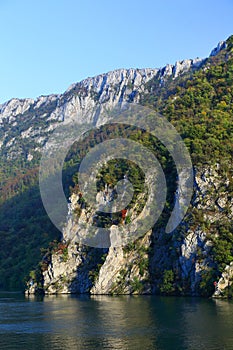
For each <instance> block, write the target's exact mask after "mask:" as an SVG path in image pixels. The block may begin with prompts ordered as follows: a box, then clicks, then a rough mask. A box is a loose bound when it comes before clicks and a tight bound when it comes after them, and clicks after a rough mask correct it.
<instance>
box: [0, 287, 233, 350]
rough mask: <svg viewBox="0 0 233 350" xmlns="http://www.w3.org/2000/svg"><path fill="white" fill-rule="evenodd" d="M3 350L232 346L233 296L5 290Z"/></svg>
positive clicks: (1, 296)
mask: <svg viewBox="0 0 233 350" xmlns="http://www.w3.org/2000/svg"><path fill="white" fill-rule="evenodd" d="M0 349H1V350H6V349H10V350H15V349H16V350H18V349H20V350H29V349H30V350H32V349H33V350H34V349H35V350H44V349H45V350H47V349H48V350H57V349H59V350H61V349H62V350H73V349H81V350H82V349H87V350H92V349H101V350H102V349H111V350H115V349H119V350H137V349H139V350H147V349H148V350H149V349H154V350H170V349H171V350H183V349H187V350H201V349H203V350H204V349H205V350H209V349H210V350H220V349H221V350H225V349H226V350H228V349H229V350H232V349H233V302H232V301H227V300H211V299H201V298H181V297H158V296H116V297H115V296H67V295H63V296H62V295H61V296H48V297H44V298H36V297H29V298H28V297H24V296H23V295H21V294H17V293H0Z"/></svg>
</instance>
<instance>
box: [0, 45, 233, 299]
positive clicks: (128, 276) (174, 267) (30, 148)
mask: <svg viewBox="0 0 233 350" xmlns="http://www.w3.org/2000/svg"><path fill="white" fill-rule="evenodd" d="M226 47H227V44H226V43H225V42H223V43H220V44H219V45H218V47H217V48H216V49H214V50H213V51H212V52H211V57H212V58H213V57H215V56H216V57H217V58H218V55H219V53H221V52H223V53H224V55H225V56H224V57H227V55H229V53H226V54H225V51H224V50H225V49H226ZM224 59H225V58H224ZM206 62H207V60H206V59H195V60H184V61H181V62H177V63H176V64H175V65H167V66H165V67H163V68H161V69H149V68H148V69H119V70H116V71H113V72H109V73H106V74H101V75H99V76H97V77H94V78H87V79H85V80H83V81H82V82H80V83H77V84H73V85H72V86H70V88H69V89H68V90H67V91H66V92H65V93H64V94H62V95H50V96H41V97H39V98H38V99H36V100H33V99H24V100H23V99H21V100H19V99H12V100H11V101H8V102H6V103H4V104H3V105H0V126H1V133H0V152H1V157H2V159H3V162H2V163H4V162H5V161H6V162H9V164H10V165H9V167H11V164H16V166H19V168H20V166H21V165H22V164H23V167H22V169H21V168H20V169H21V170H22V173H23V174H24V172H25V169H28V168H30V167H32V166H34V167H36V166H38V162H39V158H40V152H41V149H42V147H43V146H44V144H45V142H46V141H47V139H48V137H49V135H50V133H51V131H53V130H54V129H55V128H56V127H57V125H58V124H59V123H64V124H71V125H72V122H73V120H76V121H78V123H80V124H82V123H84V122H86V121H87V120H88V118H89V119H91V120H92V121H94V124H96V125H98V121H99V115H100V114H101V108H102V106H103V105H105V107H106V106H107V107H109V108H111V107H114V106H115V105H116V104H118V103H119V102H123V101H125V102H135V103H138V102H141V99H142V96H145V95H148V96H150V97H151V96H152V98H154V96H153V95H151V85H150V82H151V81H153V83H154V84H155V85H156V87H158V89H161V90H162V89H167V86H168V85H166V84H168V83H170V86H171V91H173V90H175V88H174V87H176V85H175V84H176V81H179V79H180V78H181V77H182V76H184V77H185V74H186V73H188V75H187V76H188V77H190V76H191V75H192V73H193V72H194V71H198V70H199V69H201V68H202V67H203V66H204V69H203V71H208V69H209V66H208V65H206V66H205V64H206ZM148 83H149V84H148ZM179 88H180V87H179ZM208 88H209V87H208ZM168 91H170V90H169V89H168ZM169 93H170V92H169ZM168 97H170V96H168ZM179 99H180V100H182V96H181V97H179V98H178V97H177V96H175V97H174V98H173V100H174V101H176V100H178V102H179ZM196 100H199V96H196V95H195V93H194V94H193V96H192V101H191V103H193V104H194V102H195V101H196ZM216 100H217V98H216ZM188 102H189V101H185V103H186V104H187V105H188ZM224 102H225V104H224ZM219 103H220V104H221V106H220V108H222V112H223V113H222V114H221V115H222V116H223V117H224V116H225V115H224V112H225V111H226V101H225V100H224V101H218V100H217V102H216V104H219ZM152 105H153V103H152ZM94 107H95V112H94V114H91V113H90V111H91V110H92V109H93V108H94ZM96 107H98V108H96ZM156 107H157V106H156ZM173 107H174V106H173ZM201 113H203V114H201V117H203V116H204V115H205V113H206V111H202V112H201ZM190 115H191V112H190ZM202 121H203V119H202ZM32 164H33V165H32ZM194 173H195V181H194V196H193V199H192V203H191V207H190V210H189V212H188V214H187V216H186V218H185V220H184V221H183V223H182V225H181V226H180V227H179V228H178V229H177V230H176V231H174V232H172V233H171V234H166V233H165V231H164V227H162V226H160V227H155V228H153V229H152V230H150V231H149V232H147V233H146V234H145V235H144V236H143V237H141V238H139V239H137V240H136V241H134V242H132V243H131V244H127V245H126V246H123V247H113V246H111V245H110V247H109V248H108V249H106V248H105V249H104V248H90V247H86V246H85V245H82V244H80V242H79V240H77V239H76V232H77V229H78V227H79V226H78V222H84V223H93V222H94V221H95V220H96V217H95V213H94V211H92V209H90V208H86V207H85V206H84V205H83V204H82V201H81V200H80V199H81V198H80V196H79V195H78V194H77V193H74V194H73V195H71V197H70V204H69V213H68V217H67V222H66V224H65V225H64V229H63V237H62V240H61V242H60V243H56V244H54V246H52V247H50V248H49V249H48V251H47V252H46V254H45V255H44V257H43V260H42V262H41V264H40V268H39V276H38V271H37V272H36V273H37V276H35V273H32V274H31V278H30V280H29V282H28V289H27V293H35V292H37V291H38V290H40V291H41V290H43V292H45V293H47V294H53V293H87V292H88V293H92V294H109V293H118V294H119V293H124V294H131V293H157V292H159V293H165V294H172V293H180V294H192V295H200V294H208V293H210V292H211V290H212V288H213V283H212V278H213V276H214V277H215V275H214V273H213V271H215V270H216V271H217V268H216V266H217V261H216V259H215V255H216V254H218V255H220V253H219V252H218V251H217V253H216V246H217V244H218V239H219V236H220V233H219V227H220V226H221V225H222V223H224V224H225V222H228V223H229V222H231V220H232V215H233V203H232V198H230V196H229V193H231V187H232V177H231V175H230V174H229V172H226V171H225V169H223V168H222V166H220V165H219V164H211V166H210V165H206V166H205V165H200V164H199V165H195V167H194ZM3 176H4V171H3ZM7 181H8V179H7V177H5V178H4V177H3V180H2V184H3V188H5V187H4V186H5V185H7ZM105 186H108V184H107V183H106V184H105ZM7 191H8V187H7V186H6V190H5V196H6V197H7V198H11V197H14V196H15V195H16V194H18V193H19V191H18V188H16V190H15V188H14V186H11V187H9V191H8V192H7ZM105 192H106V191H105ZM107 192H108V197H107V198H106V195H105V193H104V192H103V191H99V193H98V198H97V201H99V202H101V201H110V200H111V198H110V197H111V190H110V189H109V188H108V190H107ZM130 210H131V211H130V217H131V220H133V218H134V217H135V216H136V211H137V210H136V207H133V208H131V209H130ZM77 213H79V216H78V217H77ZM120 224H121V225H124V222H121V223H120ZM109 230H110V242H111V239H114V230H115V226H114V224H112V225H111V227H110V228H109ZM86 234H87V232H86V231H85V230H84V231H83V232H81V233H80V232H79V235H84V236H85V235H86ZM229 256H230V254H229V255H228V258H229ZM219 259H220V260H221V259H223V260H224V258H222V257H220V258H219ZM228 260H229V259H228ZM225 262H226V263H227V264H228V265H227V266H230V267H229V269H228V267H226V269H228V270H226V271H228V272H229V271H231V265H230V263H231V262H230V261H225ZM224 268H225V267H224ZM224 268H223V274H224ZM228 272H227V273H228ZM224 276H225V277H224ZM229 276H230V277H229V278H228V280H227V282H226V283H225V282H224V283H222V282H220V281H223V280H220V281H219V290H220V289H221V288H222V289H224V288H225V287H226V285H227V286H229V285H231V278H232V277H231V274H230V273H229ZM218 278H219V275H217V274H216V279H218ZM222 278H225V280H226V275H223V277H222ZM225 280H224V281H225ZM208 288H209V289H210V290H209V291H207V289H208Z"/></svg>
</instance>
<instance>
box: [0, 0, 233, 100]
mask: <svg viewBox="0 0 233 350" xmlns="http://www.w3.org/2000/svg"><path fill="white" fill-rule="evenodd" d="M0 14H1V20H0V43H1V55H0V103H2V102H4V101H6V100H8V99H10V98H12V97H19V98H24V97H32V98H35V97H37V96H39V95H47V94H50V93H62V92H64V91H65V90H66V89H67V88H68V86H69V85H70V84H71V83H74V82H77V81H80V80H82V79H84V78H86V77H88V76H94V75H97V74H100V73H103V72H107V71H109V70H113V69H116V68H130V67H133V68H143V67H161V66H164V65H165V64H166V63H174V62H175V61H177V60H182V59H184V58H195V57H206V56H207V55H208V54H209V53H210V51H211V49H212V48H213V47H214V46H216V44H217V43H218V42H219V41H220V40H224V39H226V38H227V37H228V36H229V35H231V34H233V24H232V18H233V1H232V0H222V1H219V0H218V1H216V0H211V1H210V0H204V1H203V0H196V1H187V0H178V1H174V0H167V1H166V0H163V1H162V0H161V1H156V0H143V1H139V0H134V1H133V0H118V1H110V0H108V1H107V0H99V1H94V0H40V1H38V0H30V1H29V0H0Z"/></svg>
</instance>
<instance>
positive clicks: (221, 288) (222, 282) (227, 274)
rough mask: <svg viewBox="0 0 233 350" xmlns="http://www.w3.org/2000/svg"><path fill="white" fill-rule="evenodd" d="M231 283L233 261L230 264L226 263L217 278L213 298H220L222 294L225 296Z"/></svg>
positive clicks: (232, 278)
mask: <svg viewBox="0 0 233 350" xmlns="http://www.w3.org/2000/svg"><path fill="white" fill-rule="evenodd" d="M232 283H233V262H231V263H230V265H227V266H226V267H225V269H224V271H223V273H222V276H221V278H220V279H219V281H218V283H217V285H216V288H215V292H214V294H213V295H212V297H213V298H221V297H223V296H227V294H226V293H228V289H229V287H231V286H232Z"/></svg>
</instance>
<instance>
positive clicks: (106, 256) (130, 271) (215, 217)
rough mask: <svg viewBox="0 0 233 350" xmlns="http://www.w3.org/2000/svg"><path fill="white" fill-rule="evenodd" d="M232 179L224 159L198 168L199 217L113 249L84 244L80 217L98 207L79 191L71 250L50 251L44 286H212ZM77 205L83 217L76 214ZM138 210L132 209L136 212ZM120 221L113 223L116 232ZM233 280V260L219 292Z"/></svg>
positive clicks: (232, 210)
mask: <svg viewBox="0 0 233 350" xmlns="http://www.w3.org/2000/svg"><path fill="white" fill-rule="evenodd" d="M230 181H232V179H230V178H229V175H226V174H225V175H223V174H222V169H221V168H220V167H219V165H216V167H213V168H201V169H196V171H195V188H194V197H193V201H192V203H191V207H192V212H191V216H192V215H194V216H195V215H198V220H195V219H193V218H191V219H190V215H188V217H187V219H186V221H184V222H183V224H182V226H181V227H180V228H179V229H178V230H176V231H175V232H173V233H172V234H166V233H165V232H164V229H163V228H162V229H154V230H151V231H149V232H147V234H146V235H144V236H143V237H142V238H140V239H138V240H136V241H135V242H132V243H131V244H128V245H126V246H123V247H111V246H110V248H109V249H100V248H91V249H90V248H89V249H87V247H85V246H82V245H80V244H78V242H77V241H78V240H79V239H80V236H79V238H78V239H77V235H76V232H77V229H78V225H77V224H78V222H80V221H81V222H90V221H91V222H92V221H93V219H94V215H95V212H94V211H93V212H92V211H91V210H90V208H88V209H86V208H84V207H82V205H81V204H80V201H79V199H80V198H79V196H78V195H75V194H73V195H72V196H71V198H70V200H71V202H70V205H69V209H70V210H69V215H68V218H67V224H66V226H65V227H64V233H63V242H65V243H64V244H66V246H65V247H66V249H67V251H66V255H65V256H64V252H63V250H62V249H60V250H59V249H58V250H57V251H55V252H53V253H52V254H51V255H50V259H49V261H46V257H45V258H44V259H45V261H46V263H45V269H44V271H43V278H42V280H43V290H44V292H45V293H46V294H53V293H87V292H88V293H91V294H114V293H116V294H132V293H136V294H138V293H161V292H162V293H163V292H165V294H174V293H179V294H184V295H185V294H189V295H190V294H191V295H205V294H206V293H207V292H211V290H212V289H213V288H214V285H213V283H212V280H211V283H210V276H209V275H210V274H211V272H212V271H213V270H214V269H216V261H215V259H214V256H213V254H212V253H213V246H214V244H216V242H215V238H218V236H219V233H218V231H216V230H215V224H218V223H219V222H221V220H223V221H225V219H226V216H227V218H228V220H229V222H230V221H231V220H232V217H233V199H232V198H229V197H228V192H229V186H230ZM223 188H224V191H223ZM97 197H98V201H100V202H101V201H103V200H105V201H106V197H105V192H99V193H98V195H97ZM110 197H111V196H109V198H110ZM107 200H108V199H107ZM77 210H78V211H79V213H80V216H79V218H77V216H76V215H75V212H77ZM80 211H81V212H80ZM134 214H135V212H134V209H132V210H131V212H130V215H131V217H132V218H133V216H134ZM114 227H115V226H114V225H112V226H111V227H110V235H111V232H114ZM212 230H213V231H212ZM83 234H85V233H83ZM167 271H172V275H171V278H170V280H169V287H166V285H167V282H166V277H165V276H166V272H167ZM231 284H232V264H231V265H230V266H228V267H226V269H225V271H224V272H223V275H222V277H221V279H220V280H219V283H218V288H217V290H216V291H215V296H221V295H224V289H226V288H229V286H231ZM35 286H37V285H35V284H34V283H33V284H32V286H31V287H30V288H29V289H28V290H27V293H34V291H35ZM208 288H209V289H210V291H209V289H208ZM213 291H214V289H213Z"/></svg>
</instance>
